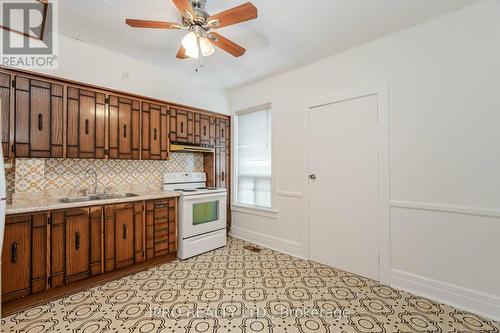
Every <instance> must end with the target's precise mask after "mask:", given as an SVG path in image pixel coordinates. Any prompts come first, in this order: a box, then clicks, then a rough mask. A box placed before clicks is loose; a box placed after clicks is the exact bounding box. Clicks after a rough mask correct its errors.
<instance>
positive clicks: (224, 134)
mask: <svg viewBox="0 0 500 333" xmlns="http://www.w3.org/2000/svg"><path fill="white" fill-rule="evenodd" d="M230 138H231V129H230V120H229V119H227V118H217V119H216V120H215V145H216V146H219V147H225V146H229V140H230Z"/></svg>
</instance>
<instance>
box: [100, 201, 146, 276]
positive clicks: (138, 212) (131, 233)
mask: <svg viewBox="0 0 500 333" xmlns="http://www.w3.org/2000/svg"><path fill="white" fill-rule="evenodd" d="M104 209H105V220H104V239H105V247H104V260H105V265H104V266H105V271H106V272H110V271H112V270H115V269H118V268H123V267H127V266H130V265H133V264H134V263H136V262H141V261H144V253H143V252H144V251H143V246H142V244H143V236H142V235H143V214H142V213H143V203H142V202H133V203H126V204H119V205H108V206H105V208H104Z"/></svg>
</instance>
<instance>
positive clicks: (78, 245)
mask: <svg viewBox="0 0 500 333" xmlns="http://www.w3.org/2000/svg"><path fill="white" fill-rule="evenodd" d="M75 249H76V250H78V249H80V231H77V232H76V234H75Z"/></svg>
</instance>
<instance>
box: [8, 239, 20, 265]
mask: <svg viewBox="0 0 500 333" xmlns="http://www.w3.org/2000/svg"><path fill="white" fill-rule="evenodd" d="M18 248H19V246H18V245H17V242H16V243H12V246H11V248H10V250H11V253H10V262H12V263H13V264H15V263H16V262H17V249H18Z"/></svg>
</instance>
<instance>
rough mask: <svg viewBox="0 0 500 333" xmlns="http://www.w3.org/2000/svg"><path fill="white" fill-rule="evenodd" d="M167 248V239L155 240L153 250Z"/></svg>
mask: <svg viewBox="0 0 500 333" xmlns="http://www.w3.org/2000/svg"><path fill="white" fill-rule="evenodd" d="M166 249H168V239H162V240H158V241H155V251H162V250H166Z"/></svg>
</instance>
